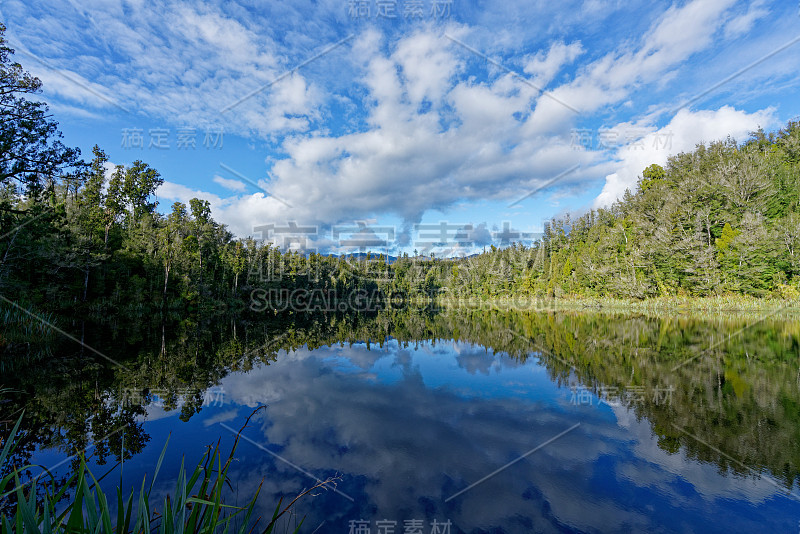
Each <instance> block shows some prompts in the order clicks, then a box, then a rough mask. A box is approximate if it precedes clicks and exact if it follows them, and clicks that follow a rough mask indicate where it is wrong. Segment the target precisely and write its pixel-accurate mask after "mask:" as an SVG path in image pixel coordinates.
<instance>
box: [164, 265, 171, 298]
mask: <svg viewBox="0 0 800 534" xmlns="http://www.w3.org/2000/svg"><path fill="white" fill-rule="evenodd" d="M169 268H170V262H167V263H166V264H164V300H166V299H167V283H168V282H169Z"/></svg>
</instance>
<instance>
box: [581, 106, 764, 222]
mask: <svg viewBox="0 0 800 534" xmlns="http://www.w3.org/2000/svg"><path fill="white" fill-rule="evenodd" d="M776 123H777V118H776V116H775V110H774V109H772V108H769V109H764V110H761V111H757V112H754V113H747V112H745V111H740V110H736V109H734V108H732V107H730V106H724V107H722V108H720V109H718V110H716V111H689V110H686V109H683V110H681V111H679V112H678V113H677V114H676V115H675V117H674V118H673V119H672V120H671V121H670V122H669V124H667V125H666V126H664V127H663V128H660V129H658V130H656V129H655V128H650V129H649V130H650V131H649V132H647V133H646V135H642V136H640V139H638V140H637V142H636V143H633V144H630V145H627V146H623V147H621V148H619V149H618V150H617V152H616V159H617V161H618V167H617V170H616V171H615V172H614V173H612V174H609V175H608V176H606V184H605V186H604V187H603V190H602V192H601V193H600V195H599V196H598V197H597V199H595V202H594V205H595V207H606V206H609V205H610V204H612V203H613V202H614V201H615V200H617V199H618V198H620V197H621V196H622V194H623V193H624V192H625V190H626V189H631V190H632V191H633V190H634V189H635V188H636V184H637V182H638V180H639V177H640V176H641V174H642V171H643V170H644V169H645V168H646V167H648V166H649V165H651V164H653V163H655V164H657V165H662V166H663V165H665V164H666V163H667V159H668V158H669V156H671V155H674V154H678V153H680V152H689V151H692V150H694V148H695V147H696V146H697V144H699V143H710V142H712V141H718V140H721V139H725V138H726V137H728V136H731V137H732V138H734V139H737V140H744V139H745V138H746V137H747V136H748V134H749V133H750V132H752V131H755V130H757V129H758V128H759V127H762V128H769V127H771V126H774V125H775V124H776ZM630 128H631V125H618V126H617V127H616V128H615V129H614V130H616V131H619V132H622V135H621V138H623V139H624V138H625V134H624V131H625V130H626V129H630Z"/></svg>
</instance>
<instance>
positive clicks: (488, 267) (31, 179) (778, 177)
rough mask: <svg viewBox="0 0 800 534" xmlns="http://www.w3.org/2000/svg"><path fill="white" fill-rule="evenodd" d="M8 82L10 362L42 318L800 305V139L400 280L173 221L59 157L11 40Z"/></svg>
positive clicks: (197, 219)
mask: <svg viewBox="0 0 800 534" xmlns="http://www.w3.org/2000/svg"><path fill="white" fill-rule="evenodd" d="M0 35H1V34H0ZM0 68H1V69H2V75H0V114H1V115H2V123H1V125H0V295H1V296H2V302H0V306H2V309H0V311H1V312H2V313H4V315H5V319H6V320H5V324H6V325H7V326H10V325H13V328H11V329H8V331H7V332H5V333H4V334H3V336H4V337H3V341H2V343H3V344H4V345H6V348H8V347H9V346H12V345H13V344H14V342H15V339H14V335H15V334H14V332H23V333H26V332H28V333H29V332H31V331H35V330H36V329H37V328H42V326H41V325H40V324H39V321H38V320H37V319H35V318H33V316H32V315H31V314H35V315H36V316H37V317H45V318H48V317H50V318H53V317H57V316H59V315H63V314H69V315H71V316H73V317H74V316H75V315H76V314H77V315H79V316H81V317H85V318H89V319H91V318H107V317H109V316H110V315H113V314H116V313H124V312H135V313H141V312H142V311H143V310H147V309H155V310H162V311H164V310H173V311H191V312H195V311H200V312H204V311H209V310H211V311H219V310H220V309H222V310H228V311H230V310H233V311H234V312H235V311H236V310H239V311H241V310H244V309H246V308H252V309H255V308H254V307H253V305H256V306H255V307H256V308H257V307H259V306H260V308H261V311H263V309H264V307H265V302H266V307H269V305H270V303H269V302H267V301H265V300H264V295H267V294H269V293H268V292H269V291H271V290H281V289H298V288H299V289H302V290H320V291H322V292H324V294H326V295H332V296H333V299H334V300H342V301H345V302H347V299H348V298H349V296H350V295H352V293H353V292H354V291H367V292H368V294H370V295H375V294H378V295H381V296H387V297H388V296H390V295H397V294H400V295H402V298H403V299H405V300H407V299H410V298H415V297H421V298H436V297H439V296H446V297H450V298H461V297H463V298H478V299H497V298H504V297H511V296H520V295H523V296H531V297H535V298H554V299H559V298H566V297H611V298H621V299H635V300H641V299H649V298H656V297H669V296H681V297H702V296H717V295H742V296H748V297H753V298H765V297H769V298H779V299H793V300H794V299H797V297H798V296H800V291H798V288H800V251H798V247H799V246H800V123H799V122H796V121H794V122H789V123H788V124H787V125H786V126H785V127H784V128H782V129H780V130H779V131H776V132H769V133H767V132H764V131H758V132H754V133H753V134H752V136H751V137H750V138H749V139H748V140H746V141H744V142H742V143H739V142H737V141H735V140H733V139H726V140H721V141H715V142H712V143H710V144H706V145H699V146H697V147H696V149H695V150H694V151H692V152H690V153H681V154H678V155H676V156H674V157H672V158H670V160H669V162H668V163H667V164H666V166H664V167H661V166H658V165H651V166H649V167H648V168H646V169H643V171H642V176H641V179H640V181H639V183H638V186H637V188H636V190H635V191H628V192H626V194H625V195H624V197H623V198H622V199H620V200H619V201H618V202H616V203H615V204H614V205H613V206H611V207H609V208H607V209H597V210H589V211H588V212H586V213H584V214H582V215H580V216H574V217H572V216H565V217H563V218H556V219H553V220H551V221H549V222H548V223H547V224H546V225H545V229H544V234H543V236H542V238H541V239H539V240H538V241H536V242H535V243H533V245H532V246H523V245H521V244H514V245H511V246H509V247H506V248H496V247H494V246H492V247H491V249H490V250H487V251H485V252H483V253H481V254H477V255H474V256H470V257H466V258H432V257H421V256H420V257H417V256H412V257H409V255H408V254H403V255H402V256H401V257H399V258H397V260H396V261H394V262H392V263H390V262H388V261H386V258H385V257H384V256H383V255H372V256H370V254H366V255H364V256H359V257H350V258H346V257H338V256H334V255H325V254H317V253H310V254H304V253H302V252H296V251H282V250H281V249H280V248H279V247H276V246H274V245H272V244H271V243H269V242H266V241H260V240H256V239H253V238H251V237H247V238H235V237H234V236H233V235H232V233H231V232H229V231H228V230H227V229H226V228H225V226H224V225H222V224H220V223H218V222H216V221H214V219H213V218H212V216H211V207H210V205H209V203H208V201H206V200H201V199H192V200H191V201H190V202H189V205H188V206H186V205H184V204H182V203H179V202H176V203H174V204H173V205H172V206H171V208H170V209H169V210H162V209H161V208H162V207H161V206H159V203H158V201H157V199H156V193H157V190H158V187H159V186H160V185H161V184H162V183H163V177H162V176H161V175H160V174H159V172H158V171H157V170H156V169H154V168H152V167H151V166H150V165H148V164H147V163H145V162H143V161H139V160H137V161H134V162H132V163H131V164H129V165H127V166H123V165H117V166H116V167H115V169H114V170H113V172H111V173H109V172H108V170H107V166H108V161H109V158H108V156H107V155H106V153H105V152H104V151H103V150H102V149H101V148H100V147H98V146H95V147H94V149H93V153H92V158H91V160H90V161H84V159H82V155H81V153H80V151H79V150H78V149H77V148H70V147H68V146H67V145H66V144H65V143H64V141H63V138H62V135H61V133H60V132H59V130H58V124H57V123H56V122H55V120H54V119H53V117H52V114H51V113H50V112H49V110H48V107H47V105H46V104H45V103H44V102H42V100H41V99H40V98H39V97H38V96H37V94H38V93H40V91H41V82H40V81H39V80H38V79H36V78H35V77H33V76H31V75H30V74H28V73H27V72H25V70H24V69H23V68H22V66H21V65H20V64H18V63H15V62H14V61H13V50H11V49H10V48H9V47H8V46H7V43H6V41H5V40H2V41H0ZM48 314H55V315H48ZM23 327H24V328H23ZM12 330H13V331H12ZM45 330H46V329H45ZM42 334H43V335H46V332H44V331H43V332H42ZM25 335H27V334H25ZM16 341H19V340H16Z"/></svg>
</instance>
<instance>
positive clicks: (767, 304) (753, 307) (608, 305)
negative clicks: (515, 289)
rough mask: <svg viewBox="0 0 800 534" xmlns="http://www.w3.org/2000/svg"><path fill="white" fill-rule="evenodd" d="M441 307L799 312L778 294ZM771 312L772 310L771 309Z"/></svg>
mask: <svg viewBox="0 0 800 534" xmlns="http://www.w3.org/2000/svg"><path fill="white" fill-rule="evenodd" d="M437 302H438V303H440V304H441V305H442V306H443V307H444V308H456V309H457V308H467V309H515V310H521V311H561V310H563V311H575V310H587V311H610V312H636V313H645V314H656V315H658V314H663V313H669V314H674V313H681V314H684V313H685V314H689V315H691V314H693V313H726V314H742V315H750V314H765V313H766V314H769V315H776V316H786V317H797V316H800V301H797V300H792V299H780V298H755V297H744V296H739V295H733V296H714V297H657V298H651V299H645V300H633V299H616V298H610V297H596V298H592V297H564V298H559V299H556V298H536V297H528V296H524V295H519V296H517V297H498V298H487V299H482V298H475V299H459V298H452V297H444V298H440V299H438V300H437ZM771 312H772V313H771Z"/></svg>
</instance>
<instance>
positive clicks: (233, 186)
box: [214, 175, 247, 193]
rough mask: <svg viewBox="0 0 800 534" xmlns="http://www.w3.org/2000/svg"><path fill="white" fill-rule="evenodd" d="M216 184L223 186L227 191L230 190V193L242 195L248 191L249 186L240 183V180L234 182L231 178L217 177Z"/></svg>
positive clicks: (215, 178) (215, 177)
mask: <svg viewBox="0 0 800 534" xmlns="http://www.w3.org/2000/svg"><path fill="white" fill-rule="evenodd" d="M214 183H216V184H219V185H221V186H222V187H224V188H225V189H229V190H230V191H235V192H237V193H242V192H244V191H246V190H247V184H245V183H244V182H240V181H239V180H233V179H231V178H223V177H222V176H219V175H215V176H214Z"/></svg>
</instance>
